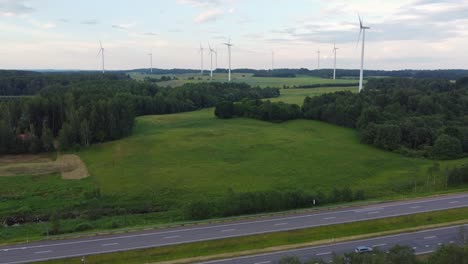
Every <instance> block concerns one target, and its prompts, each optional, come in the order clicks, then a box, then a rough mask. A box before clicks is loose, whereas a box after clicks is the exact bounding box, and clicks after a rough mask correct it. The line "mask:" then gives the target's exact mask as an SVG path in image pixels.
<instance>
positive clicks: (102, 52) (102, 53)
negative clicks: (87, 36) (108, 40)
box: [96, 41, 106, 74]
mask: <svg viewBox="0 0 468 264" xmlns="http://www.w3.org/2000/svg"><path fill="white" fill-rule="evenodd" d="M99 45H100V47H101V48H100V49H99V52H98V54H97V55H96V56H99V54H101V58H102V74H104V73H105V72H106V69H105V67H104V48H103V47H102V43H101V41H99Z"/></svg>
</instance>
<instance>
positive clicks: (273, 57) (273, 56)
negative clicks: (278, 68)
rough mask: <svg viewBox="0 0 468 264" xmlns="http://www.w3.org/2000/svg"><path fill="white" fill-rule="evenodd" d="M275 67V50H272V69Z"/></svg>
mask: <svg viewBox="0 0 468 264" xmlns="http://www.w3.org/2000/svg"><path fill="white" fill-rule="evenodd" d="M274 69H275V52H274V51H272V52H271V71H273V70H274Z"/></svg>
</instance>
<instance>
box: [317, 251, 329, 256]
mask: <svg viewBox="0 0 468 264" xmlns="http://www.w3.org/2000/svg"><path fill="white" fill-rule="evenodd" d="M330 254H331V252H323V253H317V254H315V255H317V256H323V255H330Z"/></svg>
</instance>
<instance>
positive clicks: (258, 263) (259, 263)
mask: <svg viewBox="0 0 468 264" xmlns="http://www.w3.org/2000/svg"><path fill="white" fill-rule="evenodd" d="M268 263H271V261H262V262H255V263H254V264H268Z"/></svg>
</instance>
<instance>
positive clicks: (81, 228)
mask: <svg viewBox="0 0 468 264" xmlns="http://www.w3.org/2000/svg"><path fill="white" fill-rule="evenodd" d="M93 228H94V226H93V225H91V224H90V223H81V224H78V225H77V226H76V227H75V231H76V232H83V231H86V230H91V229H93Z"/></svg>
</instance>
